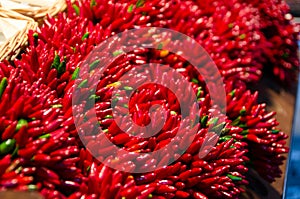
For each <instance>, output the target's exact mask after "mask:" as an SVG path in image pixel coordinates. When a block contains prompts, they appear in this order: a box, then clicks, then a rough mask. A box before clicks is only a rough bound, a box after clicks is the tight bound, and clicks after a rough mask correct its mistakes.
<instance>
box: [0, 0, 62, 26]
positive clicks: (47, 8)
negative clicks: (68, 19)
mask: <svg viewBox="0 0 300 199" xmlns="http://www.w3.org/2000/svg"><path fill="white" fill-rule="evenodd" d="M0 4H1V5H0V6H2V8H4V9H8V10H13V11H15V12H18V13H21V14H23V15H26V16H28V17H31V18H33V19H35V20H36V21H40V20H41V19H43V18H44V17H45V16H46V15H50V16H54V15H56V14H57V13H59V12H62V11H63V10H65V9H66V7H67V4H66V0H1V1H0Z"/></svg>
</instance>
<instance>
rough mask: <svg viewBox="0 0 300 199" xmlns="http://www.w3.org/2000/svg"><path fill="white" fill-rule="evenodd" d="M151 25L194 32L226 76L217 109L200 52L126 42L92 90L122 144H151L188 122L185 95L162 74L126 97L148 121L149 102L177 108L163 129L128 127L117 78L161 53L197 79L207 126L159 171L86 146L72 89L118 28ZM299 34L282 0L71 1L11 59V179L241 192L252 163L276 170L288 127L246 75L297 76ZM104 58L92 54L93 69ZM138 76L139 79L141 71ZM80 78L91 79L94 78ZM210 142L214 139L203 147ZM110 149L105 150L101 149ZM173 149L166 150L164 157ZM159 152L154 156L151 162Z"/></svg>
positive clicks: (4, 120) (4, 107)
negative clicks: (117, 106) (117, 104)
mask: <svg viewBox="0 0 300 199" xmlns="http://www.w3.org/2000/svg"><path fill="white" fill-rule="evenodd" d="M270 5H272V6H270ZM270 7H272V8H273V9H274V10H276V11H277V12H271V11H270ZM174 10H176V11H177V12H174ZM272 11H273V10H272ZM151 26H154V27H164V28H169V29H172V30H176V31H179V32H182V33H184V34H187V35H188V36H190V37H192V38H194V39H195V40H197V41H198V42H199V43H200V44H201V45H202V46H203V47H204V48H205V50H206V51H207V52H208V53H209V55H210V56H211V57H212V59H213V60H214V61H215V63H216V65H217V66H218V68H219V70H220V73H221V75H222V76H223V77H224V83H225V87H226V93H227V97H226V100H227V111H226V115H222V114H221V113H220V114H219V117H217V118H216V117H212V114H211V113H212V112H214V111H215V109H214V107H213V106H212V104H213V102H212V101H211V99H210V96H209V92H208V90H207V88H206V85H205V82H203V80H202V79H201V77H199V76H198V75H195V73H194V70H193V67H192V66H191V65H190V64H189V63H187V62H186V61H185V60H184V59H182V58H181V57H180V56H178V55H176V54H172V53H170V52H168V51H166V50H164V49H163V46H162V49H152V50H149V49H136V50H134V51H132V52H130V53H127V54H126V55H121V56H119V54H120V53H119V52H115V53H114V56H116V57H117V61H115V62H113V63H112V64H111V65H110V66H109V68H108V70H107V71H105V72H104V77H103V78H102V79H101V80H100V82H99V84H98V86H97V89H96V92H95V93H94V94H92V95H91V96H90V98H91V99H93V100H95V109H96V113H97V119H98V120H99V123H100V125H101V128H102V129H104V132H105V135H106V136H107V137H108V138H109V139H110V140H111V141H112V142H113V143H114V144H116V145H118V146H119V147H121V148H123V149H126V150H128V151H139V152H149V151H154V150H157V149H161V148H163V147H164V146H165V145H167V144H168V143H169V142H170V141H171V140H172V139H173V138H174V137H175V134H176V133H184V132H178V127H179V125H180V108H179V104H178V103H179V102H178V101H177V100H176V98H174V96H173V95H172V93H171V92H169V91H168V90H166V88H163V87H159V86H154V85H145V86H143V87H142V88H139V91H138V92H135V93H134V95H133V96H132V98H131V101H130V104H129V105H126V104H125V105H124V107H121V108H127V109H129V112H130V113H131V115H132V118H133V120H134V121H135V122H136V123H138V124H143V123H147V121H148V119H149V118H148V117H147V115H148V114H149V112H148V111H149V107H150V105H153V104H157V103H158V104H161V105H163V106H164V107H165V109H166V110H167V112H168V114H167V115H168V117H167V120H166V123H165V126H164V127H163V129H162V130H161V131H160V132H159V133H158V134H157V135H155V136H153V137H151V138H149V139H146V138H139V137H134V136H130V135H128V134H126V133H125V132H123V131H122V130H121V129H120V128H119V127H118V126H117V124H116V122H115V121H114V118H113V115H112V109H111V103H112V102H111V97H112V92H113V90H114V89H115V88H116V87H122V85H120V83H119V82H118V79H119V78H120V77H121V76H122V75H124V74H125V73H126V72H127V71H129V70H134V68H135V67H136V66H138V65H141V64H146V63H148V62H155V63H161V64H167V65H169V66H170V67H172V68H174V69H177V70H178V71H180V73H181V74H182V75H183V76H185V77H186V78H187V79H188V80H189V81H191V82H192V85H193V90H194V92H195V93H196V94H197V98H198V105H199V107H200V111H199V121H198V122H196V124H194V125H195V126H194V128H197V129H198V130H197V134H196V136H195V138H194V140H193V141H192V144H191V145H190V146H189V148H188V149H187V150H186V151H185V152H184V154H183V155H182V156H181V157H179V159H177V160H176V161H175V162H174V163H172V164H171V165H168V166H165V167H163V168H160V169H156V170H154V171H153V172H148V173H142V174H132V173H126V172H122V171H118V170H114V169H111V168H109V167H107V166H105V165H104V164H102V163H101V162H99V161H98V160H97V159H96V158H95V157H93V156H92V155H91V153H90V151H89V150H87V149H86V148H85V146H84V145H83V143H82V141H81V139H80V138H79V135H78V130H77V129H76V128H75V124H74V116H73V113H72V94H73V93H72V92H73V89H74V86H75V79H76V78H77V77H78V74H79V71H80V66H81V65H82V63H83V62H84V59H85V58H86V56H87V55H88V54H89V53H91V52H92V50H93V49H94V48H95V46H97V44H100V43H101V42H102V41H104V40H105V39H107V38H108V37H110V36H112V35H115V34H116V33H119V32H122V31H125V30H128V29H132V28H139V27H151ZM274 29H276V30H277V31H272V30H274ZM283 30H284V31H283ZM297 34H298V30H297V27H296V26H295V25H294V24H293V23H292V21H291V17H290V15H289V14H288V10H287V7H286V5H285V3H284V2H283V1H280V2H277V1H272V0H268V1H262V2H261V1H255V2H253V1H251V2H245V1H238V0H230V1H226V2H223V1H210V0H205V1H180V0H174V1H161V0H154V1H144V0H137V1H136V0H135V1H118V2H113V1H101V0H78V1H75V3H71V2H68V8H67V11H66V12H64V13H60V14H58V16H56V17H48V18H47V19H46V20H45V22H44V24H43V25H42V26H41V27H40V28H39V29H38V30H36V31H30V32H29V35H28V36H29V45H28V47H27V48H26V51H25V52H23V53H22V54H21V56H20V57H19V59H16V60H15V61H13V62H12V63H11V62H8V61H4V62H2V63H0V80H1V81H0V99H1V101H0V136H1V137H0V140H1V143H0V168H1V169H0V190H7V189H13V190H35V191H38V192H40V193H41V194H42V195H43V196H44V197H45V198H122V199H125V198H126V199H131V198H139V199H143V198H159V199H164V198H199V199H203V198H238V197H239V195H240V193H241V192H243V191H244V189H245V185H247V184H248V181H247V179H246V177H245V174H246V172H247V170H248V168H249V167H251V168H254V169H255V170H256V171H257V172H258V173H259V174H260V175H261V176H262V177H263V178H265V179H266V180H268V181H270V182H272V181H274V180H275V178H276V177H280V175H281V171H280V169H279V166H280V165H281V164H282V163H283V161H284V156H283V154H285V153H287V152H288V148H287V147H286V146H285V144H286V143H285V140H286V138H287V135H286V134H285V133H283V132H282V131H280V129H278V128H277V126H278V122H277V121H276V119H275V118H274V115H275V113H274V112H267V111H266V105H265V104H259V103H257V96H258V93H257V92H254V93H252V92H250V91H249V90H247V84H248V83H255V82H257V81H258V80H259V79H260V77H261V75H262V74H263V69H265V68H267V67H271V68H272V69H273V70H274V74H275V75H276V76H278V77H279V78H280V79H281V80H282V81H287V80H291V79H293V78H295V76H296V73H297V72H296V71H297V70H298V64H299V63H298V59H297V55H296V54H295V51H296V49H297V44H296V38H297ZM118 56H119V57H118ZM95 57H97V56H95ZM99 61H100V60H98V59H95V60H94V61H93V62H92V63H90V66H89V67H90V68H91V70H93V69H94V68H96V67H97V65H98V64H99ZM160 72H161V75H163V71H160ZM156 75H157V74H156ZM158 75H159V74H158ZM134 78H136V79H137V80H136V81H138V75H137V76H136V77H134ZM171 81H172V80H171ZM176 83H177V84H180V82H178V81H176ZM79 86H80V87H81V88H82V89H86V90H88V88H89V85H88V82H87V81H83V82H82V83H81V84H80V85H79ZM123 89H124V90H125V91H124V92H126V91H128V90H130V89H131V87H128V86H127V87H124V88H123ZM118 100H122V99H118ZM86 114H87V116H88V114H89V113H88V112H87V113H86ZM87 118H88V117H87ZM221 121H222V122H221ZM157 122H158V123H159V122H160V121H157ZM91 123H92V121H89V120H87V121H86V123H85V125H86V126H87V127H89V128H91V129H93V128H94V127H93V126H91V125H90V124H91ZM123 124H124V126H125V127H126V125H127V123H126V122H123ZM219 129H221V132H222V133H221V135H220V136H217V135H216V134H214V131H216V130H219ZM208 135H209V137H210V139H209V140H208V141H207V140H205V139H204V138H205V137H207V136H208ZM84 136H86V137H87V138H89V140H93V141H90V142H88V143H87V144H88V146H89V149H90V148H93V146H94V147H97V145H99V144H101V140H99V139H97V138H99V137H98V136H99V135H93V134H89V133H88V132H86V134H84ZM90 138H92V139H90ZM183 142H184V141H183ZM204 142H205V144H206V145H209V146H210V147H211V150H210V152H209V153H208V154H207V155H206V156H204V157H201V158H200V157H199V154H198V152H199V149H200V148H201V146H202V145H203V144H204ZM177 147H180V144H179V145H178V146H177ZM109 150H110V148H109V147H108V148H106V149H104V150H102V151H98V157H100V156H101V157H103V156H105V155H106V154H107V153H108V152H109ZM172 155H173V154H169V153H168V152H167V151H166V153H165V157H164V158H162V160H161V161H162V163H163V161H168V159H170V158H172ZM123 158H125V159H128V161H127V162H126V164H124V167H126V168H134V167H135V165H134V163H133V161H131V159H130V157H123ZM114 161H115V162H116V164H117V163H118V161H119V160H118V159H114ZM140 161H141V162H142V163H143V160H140ZM154 161H155V160H153V161H149V162H144V163H143V164H144V167H145V168H147V167H151V166H153V164H155V163H154ZM141 162H140V163H141Z"/></svg>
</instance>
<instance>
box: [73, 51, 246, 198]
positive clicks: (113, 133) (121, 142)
mask: <svg viewBox="0 0 300 199" xmlns="http://www.w3.org/2000/svg"><path fill="white" fill-rule="evenodd" d="M148 53H150V55H151V56H150V57H151V59H153V60H155V58H156V57H155V54H158V56H159V58H160V59H161V61H160V62H159V63H164V64H165V63H167V62H168V61H169V60H170V59H169V57H168V56H163V57H161V54H160V53H156V52H151V51H150V52H149V50H146V51H139V54H138V55H136V54H129V55H127V56H121V57H120V58H117V59H118V62H114V63H112V64H110V66H109V67H108V68H109V70H106V71H107V74H106V75H105V76H104V77H103V78H102V79H101V80H100V82H99V83H98V86H97V90H96V96H95V97H94V98H95V100H96V101H95V109H96V114H97V117H98V118H97V119H98V121H99V123H100V126H101V128H102V129H103V132H104V133H105V136H106V137H108V138H109V139H110V140H111V141H112V142H113V143H114V144H115V145H117V146H119V147H121V148H124V149H127V150H128V151H132V152H134V151H138V152H140V153H143V152H150V151H155V150H159V149H163V148H164V147H165V146H166V145H167V144H168V143H169V142H170V141H172V139H173V138H174V137H175V135H176V133H181V134H182V133H185V131H183V132H182V131H181V132H177V131H178V124H179V121H180V115H181V114H183V113H181V111H180V108H179V104H178V101H176V97H177V98H184V96H174V94H172V93H171V92H170V91H168V90H167V89H166V88H164V87H161V86H157V85H152V84H150V85H145V86H142V87H139V88H138V90H139V91H138V92H137V93H134V94H133V95H132V96H131V99H130V102H129V103H128V104H127V103H125V100H124V99H123V98H122V94H124V93H126V92H128V91H131V90H133V88H135V85H136V84H139V79H143V77H142V74H139V72H138V69H136V67H137V66H136V65H138V64H139V63H140V62H137V63H135V64H133V65H130V61H131V63H132V61H135V60H136V59H141V61H145V60H146V59H147V58H146V56H145V55H144V54H146V55H147V54H148ZM96 56H97V55H95V56H92V57H96ZM143 57H144V58H143ZM175 62H176V61H175ZM177 62H180V59H179V60H178V61H177ZM122 63H125V65H124V64H123V65H122ZM142 63H143V62H142ZM173 64H174V63H172V65H173ZM174 65H176V64H174ZM177 65H179V64H177ZM181 65H182V66H183V65H184V64H181ZM120 66H121V67H122V68H130V69H131V71H130V72H131V74H132V75H131V78H130V81H128V82H125V83H127V84H128V85H127V84H125V85H123V83H124V82H123V83H122V82H119V81H118V77H119V76H123V75H124V74H125V73H126V71H124V70H123V71H121V70H119V69H118V68H119V67H120ZM115 68H116V69H115ZM167 68H168V67H167ZM177 69H180V68H177ZM181 69H184V68H181ZM135 70H136V71H135ZM164 70H166V68H164V67H161V66H160V67H159V68H158V69H154V70H152V71H155V72H157V74H153V75H150V76H152V77H154V78H162V79H163V78H164V72H165V71H164ZM180 71H184V70H180ZM187 71H189V69H188V70H187ZM119 73H121V74H120V75H117V74H119ZM187 74H189V73H186V74H185V75H187ZM165 80H166V81H174V80H172V79H169V80H168V79H165ZM83 81H84V80H83ZM154 82H156V81H154ZM176 84H177V85H182V83H181V82H180V81H176ZM82 85H83V84H81V83H80V84H79V85H78V86H82ZM91 85H93V84H92V83H91V82H88V83H86V84H84V86H82V87H81V90H82V92H80V93H81V94H82V93H86V92H85V91H86V90H87V91H88V90H91V87H90V86H91ZM193 85H194V87H193V88H194V89H195V90H194V92H197V93H198V97H199V106H200V107H201V110H200V113H199V117H200V118H201V130H200V131H199V132H198V133H197V135H196V137H195V139H194V142H193V143H192V145H191V146H190V148H189V149H188V150H187V152H186V153H184V154H183V156H181V158H180V159H179V160H178V161H177V162H175V163H174V164H172V165H170V166H166V167H164V168H163V169H161V170H156V171H154V172H153V173H147V174H143V175H134V174H133V177H134V179H135V183H137V184H138V185H141V186H144V188H145V190H143V191H145V195H144V196H143V197H146V196H148V195H150V194H151V196H153V197H154V198H155V197H158V198H159V197H168V198H177V197H185V198H187V197H195V198H200V197H206V196H205V195H207V196H208V197H209V196H211V197H218V198H220V197H228V198H234V197H236V196H237V195H238V194H239V193H240V192H241V191H242V189H241V188H239V186H237V185H243V184H246V180H245V179H244V176H243V173H244V172H246V171H247V168H246V167H244V166H243V164H242V163H243V162H244V161H245V160H247V158H246V157H245V156H244V154H245V153H246V152H247V149H246V146H245V143H243V142H235V143H234V140H233V139H230V138H229V137H228V136H227V137H224V138H223V137H222V141H220V142H221V143H220V144H219V145H217V146H216V147H215V148H213V150H212V151H211V152H209V154H208V155H207V157H205V158H206V159H205V158H204V159H200V158H199V157H198V151H199V149H200V147H201V146H202V144H203V143H204V142H205V140H204V138H205V137H206V136H207V134H209V133H208V130H207V128H208V126H209V125H210V124H212V123H213V121H215V120H213V119H210V115H209V107H210V102H209V100H210V99H209V98H207V97H206V95H205V93H206V92H205V89H204V90H203V92H201V91H200V92H199V85H197V83H193ZM115 88H118V89H121V90H122V92H120V93H119V94H118V96H117V98H116V99H114V98H113V99H112V97H113V94H112V93H113V90H114V89H115ZM178 89H180V87H179V88H178ZM178 93H181V94H184V93H185V91H180V90H179V91H178ZM111 100H112V101H113V102H120V103H121V105H120V106H117V108H116V109H117V111H120V112H121V113H126V109H127V108H129V114H130V115H131V117H132V118H133V120H134V121H135V122H136V123H137V124H139V125H143V124H147V123H148V122H149V118H148V115H149V114H151V113H149V108H150V107H151V106H152V105H153V104H156V103H158V104H161V103H162V104H163V106H164V109H166V110H167V115H168V118H167V119H166V122H165V125H164V127H163V129H162V130H161V131H159V132H158V134H156V135H155V136H152V137H151V138H150V139H146V138H141V137H139V136H138V135H139V134H137V135H136V136H135V137H134V136H130V133H139V132H138V131H136V129H135V128H134V127H133V128H132V127H131V126H132V124H131V123H130V121H128V120H126V118H120V119H121V121H119V124H121V126H119V127H118V126H117V123H116V121H114V119H113V113H112V109H111V103H112V102H111ZM185 100H190V99H185ZM127 106H128V107H127ZM124 109H125V110H124ZM83 112H84V113H85V118H86V121H85V123H83V125H82V126H79V129H80V128H82V129H88V130H85V131H84V132H83V133H84V134H81V136H82V137H83V138H82V139H83V140H85V141H86V144H87V146H89V148H90V150H92V151H93V154H94V155H95V156H96V157H98V158H100V159H102V160H107V159H108V160H109V161H111V162H114V163H115V165H120V166H122V167H125V168H127V169H133V168H134V167H135V166H138V165H140V166H142V168H143V167H144V168H145V169H148V168H151V167H152V166H155V164H156V162H155V161H160V162H157V163H158V165H159V164H163V163H165V162H168V161H169V159H172V158H173V156H174V154H173V153H172V154H170V153H169V152H168V151H167V150H166V151H165V153H164V155H165V157H160V159H158V160H155V159H153V160H151V161H149V162H143V160H142V159H136V160H134V156H133V157H130V156H122V155H120V154H119V155H117V154H115V155H112V157H111V156H110V155H111V149H112V148H111V147H110V146H107V147H106V148H105V147H104V148H101V149H100V150H99V149H98V147H97V146H103V145H105V142H102V140H103V138H102V136H103V135H102V134H100V135H97V134H94V133H93V129H94V128H95V127H94V126H92V125H91V124H92V123H93V118H90V117H89V116H90V110H89V107H87V109H86V110H85V109H83ZM220 117H221V116H220ZM75 118H76V115H75ZM115 120H116V119H115ZM151 120H152V119H151ZM152 122H153V123H154V124H155V125H158V126H160V125H159V124H160V123H161V122H162V121H161V120H160V118H159V117H158V118H157V119H156V120H154V121H152ZM181 122H183V123H184V122H185V121H181ZM198 122H199V121H196V124H195V125H196V126H195V127H194V128H198V127H199V126H197V125H199V124H197V123H198ZM219 126H222V124H219ZM121 129H129V130H130V132H127V133H125V132H123V131H122V130H121ZM226 131H231V127H229V125H227V129H226ZM234 131H235V132H236V133H237V132H238V131H237V129H236V128H234ZM240 131H241V129H240ZM186 132H187V131H186ZM232 134H234V133H232ZM209 135H210V136H209V137H210V139H209V141H208V143H206V144H207V145H208V146H207V147H209V146H210V144H212V143H215V142H217V140H218V136H217V135H214V134H213V133H210V134H209ZM90 137H94V139H92V140H90V139H89V138H90ZM185 141H186V140H182V141H181V142H180V143H179V144H178V145H173V146H174V147H180V146H181V145H182V144H184V143H185ZM210 142H211V143H210ZM209 143H210V144H209ZM212 145H213V144H212ZM120 153H121V152H120ZM114 157H117V158H114ZM110 158H112V159H110ZM220 159H222V160H220ZM217 160H219V161H217ZM124 161H125V162H124ZM136 164H137V165H136ZM226 164H228V165H226ZM175 168H176V169H175ZM220 176H221V177H220ZM219 177H220V179H219ZM223 183H224V185H222V184H223ZM148 188H149V189H150V190H148ZM143 193H144V192H143ZM143 197H142V198H143Z"/></svg>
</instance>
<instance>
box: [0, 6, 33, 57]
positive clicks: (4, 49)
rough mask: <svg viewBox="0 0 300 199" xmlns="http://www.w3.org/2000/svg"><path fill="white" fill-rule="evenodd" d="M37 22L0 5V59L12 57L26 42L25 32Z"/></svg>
mask: <svg viewBox="0 0 300 199" xmlns="http://www.w3.org/2000/svg"><path fill="white" fill-rule="evenodd" d="M36 27H37V23H36V22H35V21H34V20H33V19H32V18H29V17H26V16H24V15H21V14H19V13H17V12H14V11H11V10H6V9H3V8H1V7H0V61H1V60H3V59H8V60H9V59H14V58H15V56H17V55H18V53H19V51H20V49H21V47H22V46H23V45H24V44H26V42H27V33H28V30H30V29H33V30H34V29H36Z"/></svg>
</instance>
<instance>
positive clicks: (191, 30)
mask: <svg viewBox="0 0 300 199" xmlns="http://www.w3.org/2000/svg"><path fill="white" fill-rule="evenodd" d="M235 3H237V2H235V1H232V2H231V4H230V3H228V4H230V5H227V4H225V3H224V2H221V1H217V2H216V1H207V2H206V3H196V2H192V1H174V2H172V3H171V2H164V1H151V2H148V1H130V2H116V3H114V4H110V3H109V2H102V1H89V0H85V1H77V2H75V4H72V5H71V4H69V8H70V10H69V13H70V15H72V16H75V15H78V14H79V15H80V16H81V17H85V18H88V19H90V20H91V21H93V22H94V23H95V22H96V23H98V24H101V26H102V27H103V28H104V29H106V31H107V32H111V33H118V32H122V31H124V30H126V29H132V28H137V27H148V26H154V27H164V28H170V29H173V30H176V31H179V32H182V33H185V34H187V35H188V36H191V37H193V38H195V39H196V40H197V41H198V42H199V43H200V44H201V45H202V46H203V47H204V48H205V49H206V50H207V51H208V52H209V54H210V56H211V57H212V58H213V60H214V61H215V63H216V64H217V66H218V67H219V69H220V71H221V73H222V74H223V75H224V76H225V77H226V78H238V79H242V80H243V81H247V82H248V81H249V82H256V81H258V80H259V79H260V77H261V70H262V64H261V63H262V56H261V53H262V51H261V47H262V46H264V45H266V44H265V42H264V41H260V40H259V38H260V35H261V33H260V32H259V29H258V28H257V25H256V24H257V23H258V20H257V17H255V16H257V15H258V13H257V12H253V9H251V8H249V6H248V5H247V6H246V5H244V4H239V6H233V7H230V6H231V5H232V4H235ZM218 8H220V9H218ZM104 10H105V12H104ZM174 10H178V12H177V13H178V14H174V13H173V11H174ZM228 10H231V11H230V12H229V11H228ZM179 13H180V14H179ZM111 15H113V16H114V17H111Z"/></svg>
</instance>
